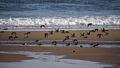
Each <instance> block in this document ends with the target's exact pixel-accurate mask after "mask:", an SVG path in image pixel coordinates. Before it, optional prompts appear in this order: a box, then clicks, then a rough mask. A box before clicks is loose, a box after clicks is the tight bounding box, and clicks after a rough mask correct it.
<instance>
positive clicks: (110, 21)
mask: <svg viewBox="0 0 120 68" xmlns="http://www.w3.org/2000/svg"><path fill="white" fill-rule="evenodd" d="M88 23H92V24H94V25H120V16H84V17H78V18H76V17H66V18H65V17H42V18H5V19H0V25H17V26H19V25H23V26H25V25H33V26H34V25H43V24H46V25H81V24H82V25H85V24H88Z"/></svg>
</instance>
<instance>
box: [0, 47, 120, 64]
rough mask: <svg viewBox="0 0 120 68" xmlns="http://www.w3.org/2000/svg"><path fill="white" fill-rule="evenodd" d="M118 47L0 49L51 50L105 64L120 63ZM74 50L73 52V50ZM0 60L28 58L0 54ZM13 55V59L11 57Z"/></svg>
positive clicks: (4, 48)
mask: <svg viewBox="0 0 120 68" xmlns="http://www.w3.org/2000/svg"><path fill="white" fill-rule="evenodd" d="M119 49H120V48H79V47H44V46H0V51H35V52H52V53H51V54H54V55H66V57H64V58H65V59H80V60H89V61H95V62H102V63H107V64H117V65H120V61H119V60H120V50H119ZM73 51H75V52H73ZM0 55H2V56H4V57H5V58H4V59H2V57H0V61H7V60H9V61H18V60H24V59H29V58H26V57H25V56H21V55H12V54H11V55H9V56H11V57H8V55H5V54H0ZM12 57H15V59H11V58H12ZM16 57H17V58H16Z"/></svg>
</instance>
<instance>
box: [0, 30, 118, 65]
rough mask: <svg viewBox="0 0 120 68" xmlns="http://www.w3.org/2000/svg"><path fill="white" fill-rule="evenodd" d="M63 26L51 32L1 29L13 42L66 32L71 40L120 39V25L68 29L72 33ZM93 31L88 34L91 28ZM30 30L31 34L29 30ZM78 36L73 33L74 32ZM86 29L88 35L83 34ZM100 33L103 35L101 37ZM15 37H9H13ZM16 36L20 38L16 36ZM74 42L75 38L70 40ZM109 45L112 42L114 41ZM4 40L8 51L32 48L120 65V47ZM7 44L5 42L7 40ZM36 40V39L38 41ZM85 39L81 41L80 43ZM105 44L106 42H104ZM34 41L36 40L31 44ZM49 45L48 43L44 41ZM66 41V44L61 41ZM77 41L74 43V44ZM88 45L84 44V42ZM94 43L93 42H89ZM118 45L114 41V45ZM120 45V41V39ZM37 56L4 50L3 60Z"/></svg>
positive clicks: (61, 36)
mask: <svg viewBox="0 0 120 68" xmlns="http://www.w3.org/2000/svg"><path fill="white" fill-rule="evenodd" d="M61 31H62V30H59V31H54V30H53V33H52V34H50V32H51V31H1V32H0V41H6V42H7V41H9V42H7V44H9V43H10V42H12V41H31V40H33V41H34V42H37V43H39V42H38V41H42V40H49V41H55V40H64V39H65V38H66V36H69V39H67V40H74V39H77V40H79V41H84V40H85V41H98V42H97V43H99V42H101V41H104V42H107V41H111V42H110V43H115V42H117V41H118V42H119V41H120V36H119V34H120V29H109V30H107V31H105V32H102V31H101V30H100V29H98V30H97V31H93V30H65V31H67V32H68V33H62V32H61ZM90 31H93V32H91V33H90V34H87V33H88V32H90ZM26 33H28V34H26ZM45 33H47V34H48V35H47V37H45ZM73 33H74V34H75V36H72V34H73ZM83 33H84V35H82V34H83ZM98 34H100V35H101V36H100V37H99V36H98ZM10 36H11V37H12V38H9V37H10ZM13 37H16V38H13ZM36 40H37V41H36ZM65 42H66V41H65ZM70 43H72V42H70ZM110 43H109V44H108V45H111V44H110ZM2 44H3V42H1V44H0V45H1V46H0V51H1V52H2V51H8V52H17V51H30V52H51V53H49V55H65V56H64V57H63V59H76V60H86V61H94V62H101V63H105V64H114V65H117V66H120V61H119V60H120V55H119V54H120V50H119V49H120V48H117V47H115V48H112V47H109V48H104V47H96V48H95V47H83V48H81V47H71V46H60V47H59V46H57V45H56V46H40V45H38V46H29V45H28V46H26V45H23V44H19V45H22V46H17V45H18V44H17V45H15V46H13V44H9V45H8V46H7V44H6V46H4V45H2ZM4 44H5V43H4ZM34 44H36V43H34ZM80 44H81V43H79V45H80ZM100 44H103V43H100ZM31 45H32V44H31ZM44 45H46V44H44ZM61 45H63V44H61ZM72 45H73V44H72ZM83 45H84V44H83ZM89 45H90V44H89ZM113 46H114V45H113ZM117 46H119V43H117ZM29 59H35V58H34V57H28V56H26V55H21V54H6V53H0V62H19V61H22V60H29Z"/></svg>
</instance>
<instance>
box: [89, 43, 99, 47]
mask: <svg viewBox="0 0 120 68" xmlns="http://www.w3.org/2000/svg"><path fill="white" fill-rule="evenodd" d="M90 45H92V47H97V46H98V45H99V44H98V43H91V44H90Z"/></svg>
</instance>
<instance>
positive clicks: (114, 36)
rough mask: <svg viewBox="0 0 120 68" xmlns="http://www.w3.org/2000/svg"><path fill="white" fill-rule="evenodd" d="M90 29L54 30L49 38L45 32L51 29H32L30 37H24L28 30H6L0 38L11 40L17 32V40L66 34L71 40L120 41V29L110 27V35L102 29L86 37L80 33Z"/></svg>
mask: <svg viewBox="0 0 120 68" xmlns="http://www.w3.org/2000/svg"><path fill="white" fill-rule="evenodd" d="M88 31H89V30H69V32H70V33H65V34H62V33H61V32H53V35H49V36H48V38H45V37H44V33H49V32H50V31H30V32H31V33H30V34H28V36H29V38H24V37H25V35H24V33H26V32H28V31H5V32H0V40H9V39H8V38H9V36H11V33H12V32H16V36H18V38H16V39H15V40H63V39H64V38H65V36H67V35H68V36H70V40H72V39H78V40H93V41H120V35H119V34H120V29H109V31H106V33H108V35H106V34H105V33H104V32H101V30H99V31H96V32H92V33H91V34H90V35H85V37H87V38H84V37H82V36H81V35H80V33H87V32H88ZM72 33H75V37H71V34H72ZM97 34H103V36H102V37H101V38H99V37H97Z"/></svg>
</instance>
